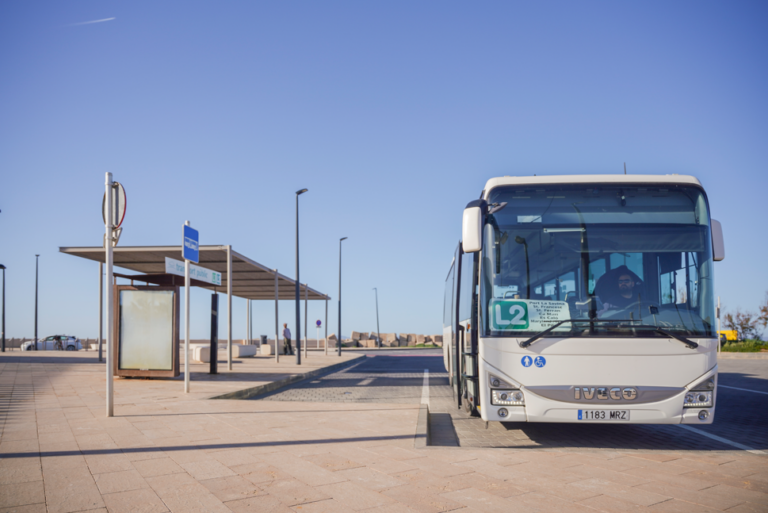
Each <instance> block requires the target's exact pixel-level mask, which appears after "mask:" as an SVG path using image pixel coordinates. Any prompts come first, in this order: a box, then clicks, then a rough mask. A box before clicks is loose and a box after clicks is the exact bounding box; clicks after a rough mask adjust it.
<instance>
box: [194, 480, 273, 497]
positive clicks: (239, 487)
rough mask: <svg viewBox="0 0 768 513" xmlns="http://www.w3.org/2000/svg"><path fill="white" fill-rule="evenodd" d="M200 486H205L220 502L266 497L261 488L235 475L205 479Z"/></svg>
mask: <svg viewBox="0 0 768 513" xmlns="http://www.w3.org/2000/svg"><path fill="white" fill-rule="evenodd" d="M200 484H202V485H203V486H205V487H206V488H207V489H208V490H209V491H210V492H211V493H212V494H213V495H215V496H216V497H217V498H218V499H219V500H220V501H222V502H227V501H233V500H239V499H246V498H248V497H256V496H259V495H266V492H264V491H262V490H261V488H259V487H258V486H256V485H255V484H253V483H252V482H251V481H248V480H247V479H244V478H243V477H241V476H237V475H235V476H228V477H219V478H216V479H205V480H201V481H200Z"/></svg>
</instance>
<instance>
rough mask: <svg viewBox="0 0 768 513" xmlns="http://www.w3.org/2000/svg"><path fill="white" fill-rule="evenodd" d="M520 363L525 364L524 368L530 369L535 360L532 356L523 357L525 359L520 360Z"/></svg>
mask: <svg viewBox="0 0 768 513" xmlns="http://www.w3.org/2000/svg"><path fill="white" fill-rule="evenodd" d="M520 362H521V363H522V364H523V367H530V366H531V364H532V363H533V358H531V357H530V356H523V359H522V360H520Z"/></svg>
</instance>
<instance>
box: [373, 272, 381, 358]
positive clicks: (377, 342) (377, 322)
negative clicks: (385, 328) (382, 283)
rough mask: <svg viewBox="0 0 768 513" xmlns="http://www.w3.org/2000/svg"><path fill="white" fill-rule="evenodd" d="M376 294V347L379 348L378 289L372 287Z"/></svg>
mask: <svg viewBox="0 0 768 513" xmlns="http://www.w3.org/2000/svg"><path fill="white" fill-rule="evenodd" d="M373 291H374V292H375V293H376V347H381V332H380V331H379V289H377V288H376V287H373Z"/></svg>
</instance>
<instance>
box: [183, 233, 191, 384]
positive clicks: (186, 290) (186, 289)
mask: <svg viewBox="0 0 768 513" xmlns="http://www.w3.org/2000/svg"><path fill="white" fill-rule="evenodd" d="M184 224H186V225H187V226H189V221H187V222H186V223H184ZM189 287H190V279H189V260H187V259H186V258H185V259H184V393H185V394H188V393H189Z"/></svg>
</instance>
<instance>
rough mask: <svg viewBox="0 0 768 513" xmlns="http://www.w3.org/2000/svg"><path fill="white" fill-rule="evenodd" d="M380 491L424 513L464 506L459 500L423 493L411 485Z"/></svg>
mask: <svg viewBox="0 0 768 513" xmlns="http://www.w3.org/2000/svg"><path fill="white" fill-rule="evenodd" d="M381 493H383V494H384V495H386V496H387V497H390V498H392V499H395V500H396V501H398V502H401V503H403V504H405V505H406V506H408V507H409V508H412V509H415V510H416V511H422V512H424V513H436V512H440V511H452V510H455V509H460V508H462V507H464V505H463V504H461V503H460V502H456V501H453V500H451V499H448V498H447V497H442V496H440V495H436V494H431V493H425V492H424V490H421V489H419V488H418V487H416V486H413V485H405V486H397V487H395V488H390V489H389V490H385V491H383V492H381Z"/></svg>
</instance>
